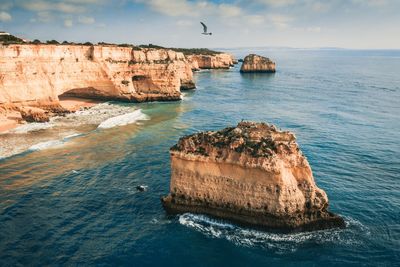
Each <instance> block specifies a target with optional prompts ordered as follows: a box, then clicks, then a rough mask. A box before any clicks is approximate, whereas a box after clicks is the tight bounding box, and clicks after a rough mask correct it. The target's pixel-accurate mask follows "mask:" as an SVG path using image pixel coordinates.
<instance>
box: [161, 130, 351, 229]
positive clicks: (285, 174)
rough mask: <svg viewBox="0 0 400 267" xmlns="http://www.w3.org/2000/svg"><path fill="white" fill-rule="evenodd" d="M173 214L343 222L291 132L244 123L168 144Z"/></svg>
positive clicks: (318, 225) (260, 222) (301, 224)
mask: <svg viewBox="0 0 400 267" xmlns="http://www.w3.org/2000/svg"><path fill="white" fill-rule="evenodd" d="M170 154H171V184H170V194H169V195H168V196H166V197H164V198H162V202H163V205H164V207H165V208H166V210H167V211H168V212H170V213H184V212H193V213H203V214H208V215H211V216H215V217H219V218H223V219H228V220H232V221H235V222H237V223H240V224H246V225H251V226H256V227H262V228H266V229H277V230H283V231H293V230H296V231H310V230H320V229H327V228H333V227H344V226H345V223H344V220H343V219H342V218H341V217H339V216H337V215H335V214H333V213H331V212H329V211H328V197H327V195H326V193H325V192H324V191H323V190H322V189H320V188H318V187H317V185H316V184H315V181H314V177H313V174H312V171H311V168H310V165H309V164H308V161H307V159H306V158H305V156H304V155H303V154H302V152H301V151H300V149H299V147H298V144H297V143H296V138H295V135H294V134H293V133H291V132H285V131H279V130H277V128H276V127H275V126H273V125H269V124H266V123H255V122H240V123H239V124H238V125H237V126H236V127H228V128H225V129H223V130H220V131H209V132H201V133H196V134H193V135H189V136H185V137H182V138H181V139H179V142H178V144H176V145H174V146H173V147H172V148H171V149H170Z"/></svg>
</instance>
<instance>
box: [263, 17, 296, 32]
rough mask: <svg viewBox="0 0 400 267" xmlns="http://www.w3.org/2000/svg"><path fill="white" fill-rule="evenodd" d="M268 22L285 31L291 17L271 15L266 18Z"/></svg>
mask: <svg viewBox="0 0 400 267" xmlns="http://www.w3.org/2000/svg"><path fill="white" fill-rule="evenodd" d="M267 17H268V19H269V20H270V22H271V23H272V24H273V25H274V26H275V27H276V28H278V29H286V28H288V27H289V22H291V21H292V20H293V18H292V17H289V16H285V15H280V14H272V15H268V16H267Z"/></svg>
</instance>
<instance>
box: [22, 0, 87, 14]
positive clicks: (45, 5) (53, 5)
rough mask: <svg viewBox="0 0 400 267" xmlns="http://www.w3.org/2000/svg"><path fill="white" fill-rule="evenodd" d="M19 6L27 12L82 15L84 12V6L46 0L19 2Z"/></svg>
mask: <svg viewBox="0 0 400 267" xmlns="http://www.w3.org/2000/svg"><path fill="white" fill-rule="evenodd" d="M18 3H19V5H20V6H21V7H22V8H24V9H27V10H30V11H36V12H42V11H58V12H62V13H83V12H85V11H86V9H85V7H84V6H81V5H77V4H73V3H64V2H54V1H48V0H37V1H26V0H25V1H19V2H18Z"/></svg>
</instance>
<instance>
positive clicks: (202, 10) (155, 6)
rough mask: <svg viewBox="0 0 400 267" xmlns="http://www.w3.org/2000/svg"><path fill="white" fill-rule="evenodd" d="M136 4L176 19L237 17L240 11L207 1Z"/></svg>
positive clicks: (155, 0) (158, 0)
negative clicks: (178, 17) (205, 16)
mask: <svg viewBox="0 0 400 267" xmlns="http://www.w3.org/2000/svg"><path fill="white" fill-rule="evenodd" d="M135 2H136V3H141V4H144V5H146V6H148V7H150V9H151V10H153V11H155V12H158V13H160V14H164V15H167V16H172V17H177V16H185V17H193V16H194V17H199V16H201V15H207V16H212V15H217V16H219V17H224V18H230V17H236V16H239V15H240V14H241V13H242V10H241V8H240V7H239V6H237V5H233V4H225V3H223V4H218V5H217V4H214V3H212V2H209V1H201V0H200V1H188V0H135Z"/></svg>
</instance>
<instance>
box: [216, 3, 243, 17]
mask: <svg viewBox="0 0 400 267" xmlns="http://www.w3.org/2000/svg"><path fill="white" fill-rule="evenodd" d="M218 8H219V11H220V14H221V16H223V17H236V16H239V15H240V14H241V12H242V11H241V9H240V7H238V6H235V5H231V4H220V5H219V6H218Z"/></svg>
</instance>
